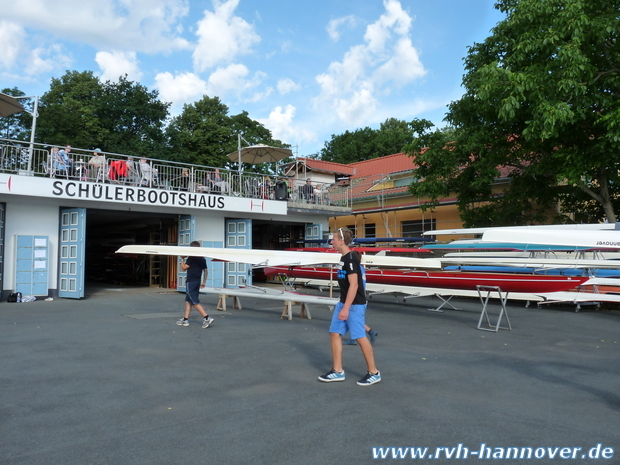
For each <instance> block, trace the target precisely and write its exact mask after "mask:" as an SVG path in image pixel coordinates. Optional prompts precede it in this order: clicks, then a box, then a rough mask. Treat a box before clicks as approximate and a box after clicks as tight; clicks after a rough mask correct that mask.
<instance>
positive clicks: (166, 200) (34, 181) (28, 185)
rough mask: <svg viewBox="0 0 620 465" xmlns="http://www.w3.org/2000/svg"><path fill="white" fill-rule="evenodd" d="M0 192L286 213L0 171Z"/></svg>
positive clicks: (192, 195)
mask: <svg viewBox="0 0 620 465" xmlns="http://www.w3.org/2000/svg"><path fill="white" fill-rule="evenodd" d="M0 194H11V195H23V196H30V197H45V198H52V199H67V200H80V201H93V202H112V203H123V204H132V205H144V206H149V207H153V206H156V207H157V206H159V207H167V208H175V209H176V208H182V209H194V210H195V209H198V210H214V211H231V212H232V211H234V212H244V213H268V214H272V215H286V213H287V206H286V202H283V201H278V200H262V199H250V198H246V197H234V196H230V197H229V196H224V195H217V194H208V193H202V192H186V191H175V190H165V189H151V188H148V187H138V186H124V185H119V184H101V183H94V182H85V181H74V180H65V179H49V178H42V177H34V176H20V175H11V174H6V173H0Z"/></svg>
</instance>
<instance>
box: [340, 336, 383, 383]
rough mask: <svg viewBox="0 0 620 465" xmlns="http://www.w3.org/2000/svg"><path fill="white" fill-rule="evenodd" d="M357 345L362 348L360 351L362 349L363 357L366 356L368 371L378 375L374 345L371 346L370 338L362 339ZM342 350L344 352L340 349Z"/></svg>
mask: <svg viewBox="0 0 620 465" xmlns="http://www.w3.org/2000/svg"><path fill="white" fill-rule="evenodd" d="M357 344H358V345H359V346H360V349H362V355H363V356H364V360H366V366H367V368H368V371H369V372H370V373H373V374H374V373H377V372H378V371H379V370H377V367H376V366H375V355H374V353H373V351H372V345H370V341H369V340H368V338H367V337H366V336H364V337H360V338H359V339H358V340H357ZM340 350H342V347H340Z"/></svg>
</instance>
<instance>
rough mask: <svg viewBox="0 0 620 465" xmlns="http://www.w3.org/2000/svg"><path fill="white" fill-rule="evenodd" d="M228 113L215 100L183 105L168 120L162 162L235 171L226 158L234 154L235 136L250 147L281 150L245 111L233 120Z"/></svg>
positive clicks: (209, 98) (202, 100) (234, 165)
mask: <svg viewBox="0 0 620 465" xmlns="http://www.w3.org/2000/svg"><path fill="white" fill-rule="evenodd" d="M228 111H229V109H228V107H227V106H226V105H224V104H223V103H222V102H221V101H220V99H219V98H218V97H209V96H206V95H205V96H204V97H203V98H202V99H200V100H199V101H197V102H194V103H192V104H187V105H184V107H183V111H182V112H181V114H180V115H178V116H176V117H174V118H172V121H171V122H170V125H169V126H168V128H167V135H168V137H169V141H170V142H169V143H170V149H171V151H172V152H171V153H170V154H169V155H168V156H167V157H166V158H168V159H170V160H176V161H183V162H185V163H194V164H197V165H206V166H222V167H223V166H228V167H234V168H237V163H235V162H232V161H231V160H229V159H228V157H227V155H228V154H229V153H232V152H234V151H236V150H237V148H238V141H239V139H238V135H239V134H242V135H243V139H244V140H245V142H247V143H249V144H252V145H254V144H259V143H260V144H266V145H271V146H275V147H283V146H284V144H282V142H281V141H279V140H274V139H273V138H272V136H271V131H269V129H267V128H265V126H263V125H262V124H260V123H259V122H257V121H254V120H253V119H251V118H250V117H249V116H248V113H247V112H246V111H243V112H242V113H240V114H238V115H233V116H229V115H228ZM245 145H247V144H245V143H242V146H245ZM247 168H248V167H247V166H246V169H247ZM260 168H263V167H253V169H254V170H255V171H260Z"/></svg>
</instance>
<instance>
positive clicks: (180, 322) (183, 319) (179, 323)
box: [177, 318, 189, 326]
mask: <svg viewBox="0 0 620 465" xmlns="http://www.w3.org/2000/svg"><path fill="white" fill-rule="evenodd" d="M177 325H179V326H189V321H187V320H186V319H185V318H181V319H180V320H177Z"/></svg>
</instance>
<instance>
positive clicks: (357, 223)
mask: <svg viewBox="0 0 620 465" xmlns="http://www.w3.org/2000/svg"><path fill="white" fill-rule="evenodd" d="M297 166H298V167H299V168H298V169H299V170H303V173H302V172H299V173H298V175H300V176H301V175H302V174H303V175H304V176H308V177H310V178H312V179H315V178H316V179H317V180H318V179H319V178H318V177H323V178H325V176H331V179H333V181H334V182H335V183H339V184H344V183H350V185H351V196H352V199H351V200H352V213H351V215H342V216H333V217H331V218H330V220H329V228H330V231H332V232H333V231H335V230H336V229H338V228H340V227H347V228H349V229H351V230H353V231H354V234H355V236H356V237H358V238H371V237H381V238H384V237H394V238H396V237H420V236H421V235H422V233H423V232H424V231H430V230H433V229H455V228H462V227H463V223H462V221H461V219H460V217H459V212H458V210H457V207H456V197H451V198H444V199H441V200H440V205H439V206H437V207H436V208H434V209H433V210H427V211H423V210H422V209H421V208H420V205H421V204H423V203H424V202H425V201H426V200H428V199H421V198H417V197H414V196H413V195H412V194H411V193H410V192H409V185H410V184H411V183H412V182H413V181H414V171H413V170H414V168H415V163H414V159H413V158H412V157H410V156H408V155H406V154H404V153H397V154H394V155H388V156H385V157H380V158H374V159H371V160H364V161H360V162H356V163H351V164H348V165H343V164H338V163H331V162H324V161H321V160H312V159H306V158H300V159H298V160H297ZM437 239H438V240H449V239H454V237H450V238H449V237H441V236H440V237H437Z"/></svg>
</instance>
